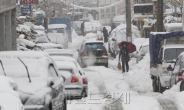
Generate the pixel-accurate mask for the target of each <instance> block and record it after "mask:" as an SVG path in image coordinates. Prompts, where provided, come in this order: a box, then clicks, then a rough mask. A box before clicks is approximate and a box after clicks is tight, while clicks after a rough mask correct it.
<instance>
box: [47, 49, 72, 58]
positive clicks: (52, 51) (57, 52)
mask: <svg viewBox="0 0 184 110" xmlns="http://www.w3.org/2000/svg"><path fill="white" fill-rule="evenodd" d="M44 52H46V53H48V54H49V55H50V56H69V57H73V56H74V53H73V51H72V50H69V49H47V50H44Z"/></svg>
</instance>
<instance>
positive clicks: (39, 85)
mask: <svg viewBox="0 0 184 110" xmlns="http://www.w3.org/2000/svg"><path fill="white" fill-rule="evenodd" d="M13 80H14V81H15V82H16V83H17V84H18V91H20V92H22V93H24V94H29V95H33V94H35V93H36V92H38V91H39V90H41V89H43V88H46V87H47V80H46V79H45V80H44V79H43V78H31V82H29V79H28V78H13Z"/></svg>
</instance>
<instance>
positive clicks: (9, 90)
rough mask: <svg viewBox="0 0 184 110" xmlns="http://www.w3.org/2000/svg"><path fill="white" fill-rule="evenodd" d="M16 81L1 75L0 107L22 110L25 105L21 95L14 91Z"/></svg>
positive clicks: (8, 109) (9, 109) (4, 109)
mask: <svg viewBox="0 0 184 110" xmlns="http://www.w3.org/2000/svg"><path fill="white" fill-rule="evenodd" d="M13 84H14V81H12V80H11V79H10V78H8V77H5V76H0V108H1V110H22V108H23V105H22V103H21V100H20V98H19V95H18V93H17V92H16V91H14V90H13V89H14V87H13Z"/></svg>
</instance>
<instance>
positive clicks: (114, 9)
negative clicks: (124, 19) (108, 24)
mask: <svg viewBox="0 0 184 110" xmlns="http://www.w3.org/2000/svg"><path fill="white" fill-rule="evenodd" d="M114 16H116V7H115V6H113V7H112V8H111V17H114Z"/></svg>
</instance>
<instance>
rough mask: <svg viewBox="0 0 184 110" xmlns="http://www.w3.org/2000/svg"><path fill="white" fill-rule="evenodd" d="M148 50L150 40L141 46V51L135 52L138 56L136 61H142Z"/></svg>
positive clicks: (135, 55)
mask: <svg viewBox="0 0 184 110" xmlns="http://www.w3.org/2000/svg"><path fill="white" fill-rule="evenodd" d="M148 52H149V42H146V43H144V44H143V45H142V46H141V47H140V49H139V51H137V52H136V53H135V54H134V57H136V63H139V61H141V60H142V59H143V57H144V56H145V55H146V53H148Z"/></svg>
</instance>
